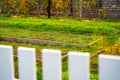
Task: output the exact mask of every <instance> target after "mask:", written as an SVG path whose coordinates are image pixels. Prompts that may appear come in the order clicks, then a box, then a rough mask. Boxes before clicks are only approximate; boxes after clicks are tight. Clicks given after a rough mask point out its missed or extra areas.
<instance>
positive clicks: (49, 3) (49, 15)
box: [47, 0, 51, 18]
mask: <svg viewBox="0 0 120 80" xmlns="http://www.w3.org/2000/svg"><path fill="white" fill-rule="evenodd" d="M47 12H48V18H50V17H51V0H48V7H47Z"/></svg>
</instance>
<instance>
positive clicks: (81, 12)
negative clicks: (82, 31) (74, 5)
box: [80, 0, 82, 20]
mask: <svg viewBox="0 0 120 80" xmlns="http://www.w3.org/2000/svg"><path fill="white" fill-rule="evenodd" d="M80 20H82V0H80Z"/></svg>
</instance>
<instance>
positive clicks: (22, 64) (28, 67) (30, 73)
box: [18, 47, 36, 80]
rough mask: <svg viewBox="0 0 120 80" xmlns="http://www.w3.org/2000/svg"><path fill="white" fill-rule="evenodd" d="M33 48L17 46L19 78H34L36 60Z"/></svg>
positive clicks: (24, 79) (27, 79)
mask: <svg viewBox="0 0 120 80" xmlns="http://www.w3.org/2000/svg"><path fill="white" fill-rule="evenodd" d="M35 58H36V56H35V49H34V48H24V47H19V48H18V62H19V78H20V79H19V80H36V61H35Z"/></svg>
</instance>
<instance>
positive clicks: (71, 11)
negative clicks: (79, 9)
mask: <svg viewBox="0 0 120 80" xmlns="http://www.w3.org/2000/svg"><path fill="white" fill-rule="evenodd" d="M73 13H74V12H73V0H70V16H73Z"/></svg>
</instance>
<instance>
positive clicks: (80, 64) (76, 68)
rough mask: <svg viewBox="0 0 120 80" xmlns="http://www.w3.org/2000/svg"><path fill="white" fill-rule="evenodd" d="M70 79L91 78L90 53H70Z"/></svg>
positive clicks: (83, 79)
mask: <svg viewBox="0 0 120 80" xmlns="http://www.w3.org/2000/svg"><path fill="white" fill-rule="evenodd" d="M68 63H69V80H89V74H90V70H89V69H90V68H89V67H90V65H89V53H78V52H69V53H68Z"/></svg>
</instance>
